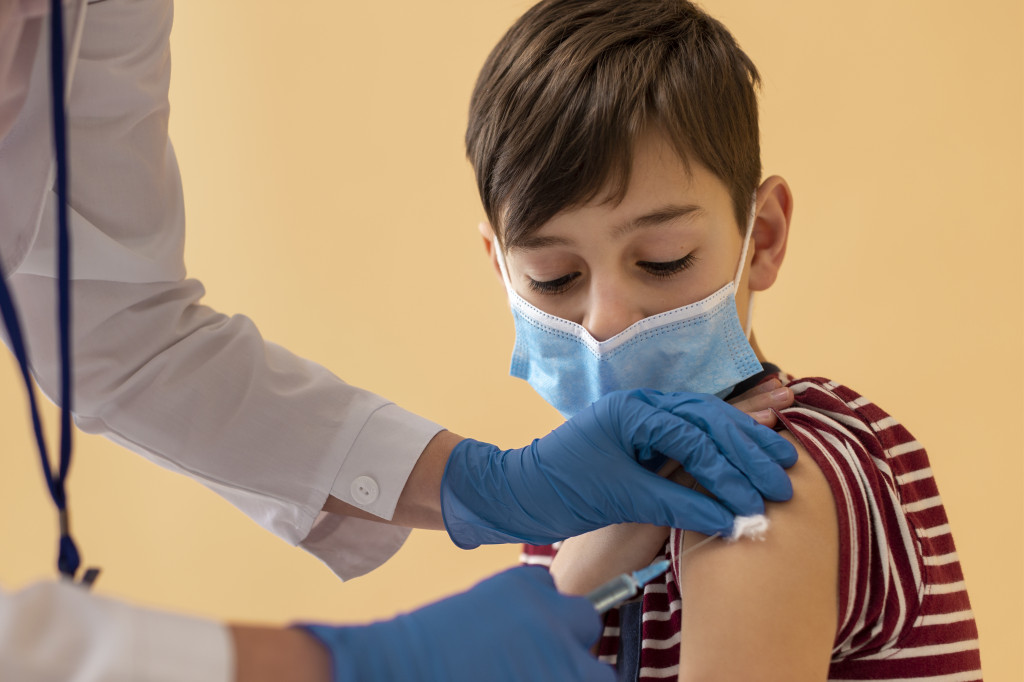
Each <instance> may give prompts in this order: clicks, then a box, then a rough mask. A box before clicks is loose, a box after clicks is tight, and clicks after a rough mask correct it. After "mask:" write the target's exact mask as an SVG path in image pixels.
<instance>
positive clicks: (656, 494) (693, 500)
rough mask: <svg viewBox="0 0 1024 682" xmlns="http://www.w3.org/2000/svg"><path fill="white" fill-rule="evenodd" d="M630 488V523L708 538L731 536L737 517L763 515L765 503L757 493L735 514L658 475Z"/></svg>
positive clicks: (628, 518)
mask: <svg viewBox="0 0 1024 682" xmlns="http://www.w3.org/2000/svg"><path fill="white" fill-rule="evenodd" d="M630 487H631V488H634V494H633V497H632V499H633V507H632V509H631V510H630V511H629V512H628V513H627V518H626V519H625V520H626V521H628V522H636V523H650V524H653V525H656V526H668V527H671V528H681V529H684V530H693V531H697V532H699V533H704V534H705V535H714V534H715V533H719V534H723V535H729V534H731V533H732V526H733V520H734V518H735V516H736V515H744V516H748V515H754V514H763V513H764V501H763V500H761V498H760V497H759V496H758V495H757V494H756V493H755V494H753V495H751V496H750V501H749V504H748V506H747V507H746V508H744V509H743V510H741V511H739V512H736V513H734V511H733V510H731V509H730V508H729V507H727V506H726V505H725V504H723V503H722V502H721V501H720V500H717V499H714V498H711V497H708V496H707V495H705V494H703V493H699V492H697V491H696V490H691V489H690V488H684V487H683V486H681V485H679V484H678V483H675V482H673V481H670V480H667V479H664V478H661V477H660V476H657V475H655V474H648V475H647V476H645V477H644V479H643V480H640V481H637V484H636V485H632V482H631V486H630Z"/></svg>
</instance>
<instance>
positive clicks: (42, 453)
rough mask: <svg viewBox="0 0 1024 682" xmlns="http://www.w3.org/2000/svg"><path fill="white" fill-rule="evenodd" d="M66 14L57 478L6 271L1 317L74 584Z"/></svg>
mask: <svg viewBox="0 0 1024 682" xmlns="http://www.w3.org/2000/svg"><path fill="white" fill-rule="evenodd" d="M64 80H65V78H64V9H63V7H62V6H61V0H51V2H50V84H51V88H52V100H53V103H52V104H53V141H54V148H55V150H56V162H57V163H56V165H57V177H56V192H57V321H58V326H59V327H60V369H61V373H60V405H61V412H60V463H59V466H58V468H57V472H56V474H54V471H53V468H52V467H51V465H50V456H49V452H48V450H47V447H46V439H45V437H44V436H43V425H42V420H41V419H40V417H39V409H38V406H37V404H36V392H35V383H34V382H33V380H32V375H31V374H30V373H29V366H30V365H29V360H28V347H27V346H26V345H25V339H24V336H23V335H22V332H21V323H20V322H19V318H18V310H17V308H16V307H15V305H14V299H13V297H12V296H11V292H10V289H9V288H8V286H7V282H6V277H5V276H4V273H3V272H2V269H0V313H2V315H3V320H4V325H5V326H6V327H7V333H8V336H9V337H10V341H11V350H12V351H13V352H14V355H15V357H16V358H17V360H18V365H19V366H20V367H21V376H22V378H23V379H24V381H25V389H26V391H27V393H28V402H29V407H30V409H31V412H32V428H33V430H34V431H35V437H36V445H37V446H38V448H39V457H40V459H41V460H42V465H43V476H44V477H45V478H46V485H47V488H48V489H49V491H50V497H51V498H53V503H54V505H56V507H57V513H58V517H59V520H60V541H59V550H58V556H57V568H58V569H59V570H60V572H61V575H63V576H65V577H67V578H69V579H71V580H74V579H75V574H76V573H77V572H78V567H79V564H80V563H81V560H80V558H79V554H78V548H77V547H76V546H75V541H74V540H73V539H72V538H71V525H70V520H69V515H68V499H67V490H66V483H67V477H68V470H69V469H70V468H71V435H72V429H71V408H72V405H71V297H70V292H71V285H70V281H71V274H70V272H71V264H70V260H71V258H70V255H71V243H70V238H69V236H68V160H67V122H66V120H65V116H64ZM98 573H99V571H98V570H97V569H92V568H91V569H89V570H88V571H86V572H85V574H84V575H83V577H82V582H83V583H85V584H86V585H91V584H92V582H93V581H94V580H95V579H96V576H97V575H98Z"/></svg>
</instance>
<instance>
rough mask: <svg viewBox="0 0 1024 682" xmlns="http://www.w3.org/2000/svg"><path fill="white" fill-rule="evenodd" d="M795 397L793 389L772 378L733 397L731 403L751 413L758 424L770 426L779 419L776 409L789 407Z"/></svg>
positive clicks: (738, 408)
mask: <svg viewBox="0 0 1024 682" xmlns="http://www.w3.org/2000/svg"><path fill="white" fill-rule="evenodd" d="M794 399H795V398H794V396H793V391H792V389H790V388H788V387H786V386H783V385H782V382H781V381H779V380H778V379H774V378H772V379H769V380H768V381H765V382H763V383H760V384H758V385H757V386H754V387H753V388H752V389H750V390H749V391H747V392H746V393H744V394H743V395H740V396H738V397H736V398H733V399H732V400H730V401H729V404H730V405H732V406H733V407H735V408H736V409H737V410H742V411H744V412H746V413H747V414H749V415H750V416H751V417H753V418H754V419H755V420H756V421H757V423H758V424H763V425H764V426H767V427H769V428H770V427H773V426H775V423H776V422H777V421H778V419H777V417H776V416H775V412H774V411H775V410H782V409H785V408H787V407H789V406H790V405H792V404H793V402H794Z"/></svg>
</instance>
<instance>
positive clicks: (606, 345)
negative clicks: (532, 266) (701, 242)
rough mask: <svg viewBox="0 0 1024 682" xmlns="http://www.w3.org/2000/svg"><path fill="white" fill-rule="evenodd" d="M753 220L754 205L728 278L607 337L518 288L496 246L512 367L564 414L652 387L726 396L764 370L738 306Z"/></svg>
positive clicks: (514, 374)
mask: <svg viewBox="0 0 1024 682" xmlns="http://www.w3.org/2000/svg"><path fill="white" fill-rule="evenodd" d="M753 222H754V215H753V209H752V210H751V216H750V219H749V221H748V223H747V230H746V234H745V236H744V238H743V250H742V251H741V253H740V262H739V265H738V266H737V268H736V276H735V277H734V278H733V280H732V281H731V282H729V283H728V284H726V285H725V286H723V287H722V288H721V289H719V290H718V291H716V292H715V293H713V294H711V295H710V296H708V297H707V298H705V299H703V300H701V301H697V302H696V303H691V304H689V305H686V306H683V307H681V308H676V309H675V310H670V311H668V312H664V313H660V314H658V315H652V316H651V317H647V318H644V319H642V320H640V321H639V322H636V323H635V324H632V325H630V326H629V327H627V328H626V329H624V330H623V331H621V332H619V333H618V334H616V335H615V336H613V337H612V338H610V339H608V340H606V341H598V340H597V339H595V338H594V337H593V336H591V335H590V332H588V331H587V330H586V329H585V328H584V327H583V326H582V325H580V324H577V323H575V322H570V321H569V320H565V319H562V318H560V317H556V316H554V315H551V314H549V313H545V312H544V311H542V310H540V309H538V308H537V307H536V306H533V305H531V304H530V303H528V302H527V301H526V300H525V299H523V297H522V296H520V295H519V294H518V293H516V292H515V290H514V289H513V288H512V285H511V282H510V281H509V276H508V272H507V270H506V268H505V262H504V258H503V256H502V253H501V251H500V248H499V251H498V263H499V265H500V267H501V273H502V278H503V279H504V281H505V288H506V290H507V291H508V297H509V304H510V306H511V308H512V317H513V319H514V320H515V328H516V344H515V348H514V349H513V351H512V367H511V370H510V373H511V374H512V376H514V377H518V378H520V379H525V380H526V381H527V382H528V383H529V384H530V386H532V387H533V388H534V390H535V391H537V393H539V394H540V396H541V397H542V398H544V400H546V401H547V402H548V403H550V404H551V405H552V406H553V407H554V408H555V409H557V410H558V411H559V412H561V413H562V415H563V416H565V417H567V418H568V417H571V416H572V415H574V414H576V413H577V412H579V411H580V410H582V409H583V408H585V407H587V406H588V405H590V404H591V403H593V402H594V401H596V400H597V399H598V398H600V397H601V396H603V395H604V394H606V393H610V392H612V391H616V390H628V389H634V388H651V389H656V390H659V391H666V392H668V391H689V392H693V393H711V394H715V395H717V396H719V397H725V396H726V395H728V394H729V392H731V391H732V389H733V388H734V387H735V386H736V385H737V384H738V383H740V382H741V381H743V380H744V379H746V378H747V377H750V376H753V375H754V374H757V373H758V372H760V371H761V369H762V368H761V363H760V362H758V360H757V356H756V355H755V354H754V350H753V348H751V347H750V343H749V341H748V335H749V331H747V332H744V329H743V326H742V325H740V320H739V313H738V312H737V310H736V288H737V287H738V286H739V282H740V276H741V275H742V273H743V264H744V263H745V262H746V259H747V258H746V257H747V248H748V247H749V245H750V235H751V232H752V231H753ZM749 327H750V314H749V313H748V315H747V328H748V330H749Z"/></svg>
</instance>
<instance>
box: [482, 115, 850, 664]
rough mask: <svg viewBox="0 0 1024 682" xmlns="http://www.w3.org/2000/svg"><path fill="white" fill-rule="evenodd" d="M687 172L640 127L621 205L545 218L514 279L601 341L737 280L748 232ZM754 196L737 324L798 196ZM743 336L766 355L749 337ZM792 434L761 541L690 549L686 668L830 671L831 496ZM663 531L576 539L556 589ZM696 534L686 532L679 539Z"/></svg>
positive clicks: (564, 554) (658, 541) (619, 567)
mask: <svg viewBox="0 0 1024 682" xmlns="http://www.w3.org/2000/svg"><path fill="white" fill-rule="evenodd" d="M690 168H691V172H688V171H687V169H686V166H685V165H684V164H683V163H682V161H681V160H680V159H679V158H678V156H676V154H675V153H674V151H673V148H672V146H671V145H670V144H669V143H668V142H667V141H666V140H665V139H664V138H662V137H661V136H659V135H657V134H654V133H652V134H648V135H646V136H644V137H642V138H641V139H639V140H638V144H637V146H636V150H635V155H634V161H633V169H632V175H631V180H630V185H629V188H628V191H627V193H626V196H625V197H624V198H623V199H622V201H621V202H619V203H614V202H609V201H607V200H605V199H604V197H603V196H602V195H600V194H599V196H598V198H597V199H595V200H594V201H591V202H590V203H587V204H585V205H582V206H577V207H571V208H569V209H566V210H564V211H563V212H561V213H559V214H558V215H556V216H555V217H554V218H553V219H551V220H550V221H548V222H547V223H545V224H544V225H542V226H541V227H540V228H539V229H538V230H537V232H536V234H535V235H534V237H536V239H534V240H533V243H532V244H531V243H529V242H527V243H526V244H525V247H524V248H512V249H510V250H509V251H508V252H507V253H506V254H505V260H506V264H507V267H508V271H509V279H510V281H511V285H512V287H513V288H514V289H515V290H516V291H517V292H518V293H519V294H520V295H521V296H522V297H523V298H525V299H526V300H527V301H529V302H530V303H532V304H533V305H535V306H537V307H538V308H540V309H541V310H543V311H545V312H548V313H551V314H554V315H557V316H559V317H563V318H565V319H569V320H572V321H574V322H577V323H579V324H581V325H583V327H585V328H586V329H587V330H588V331H589V332H590V333H591V335H592V336H594V338H595V339H597V340H605V339H608V338H610V337H612V336H614V335H615V334H617V333H619V332H620V331H622V330H624V329H625V328H626V327H628V326H629V325H631V324H633V323H634V322H637V321H638V320H641V319H643V318H645V317H649V316H651V315H655V314H658V313H661V312H665V311H668V310H672V309H674V308H677V307H680V306H683V305H687V304H690V303H693V302H696V301H698V300H700V299H702V298H705V297H707V296H708V295H710V294H711V293H713V292H715V291H717V290H718V289H720V288H721V287H722V286H724V285H725V284H726V283H728V282H729V281H731V280H732V279H733V278H734V276H735V272H736V267H737V264H738V261H739V258H740V252H741V249H742V239H743V238H742V232H741V231H740V229H739V226H738V225H737V223H736V219H735V216H734V214H733V211H732V204H731V201H730V197H729V192H728V189H727V188H726V186H725V185H724V184H723V183H722V182H721V180H719V179H718V178H717V177H716V176H715V175H714V174H712V173H711V172H710V171H708V170H707V169H706V168H704V167H703V166H702V165H700V164H699V163H695V162H691V165H690ZM606 196H607V195H606ZM755 201H756V207H755V210H756V217H755V222H754V226H753V233H752V236H751V242H750V247H749V250H748V254H747V258H746V262H745V264H744V268H743V273H742V277H741V280H740V282H739V285H738V288H737V310H738V313H739V318H740V320H741V322H742V321H745V320H746V317H747V309H748V306H749V301H750V294H751V292H754V291H764V290H766V289H768V288H769V287H770V286H771V285H772V284H773V283H774V282H775V280H776V277H777V276H778V272H779V268H780V267H781V265H782V261H783V258H784V256H785V252H786V242H787V239H788V235H789V223H790V217H791V215H792V195H791V193H790V190H789V187H788V185H787V184H786V182H785V180H783V179H782V178H780V177H778V176H772V177H769V178H768V179H766V180H765V181H764V182H763V183H762V184H761V186H760V187H759V188H758V190H757V194H756V200H755ZM480 231H481V234H482V236H483V238H484V242H485V248H486V250H487V254H488V257H489V258H490V260H491V262H492V264H493V265H494V267H495V270H496V271H497V272H498V273H499V277H500V270H499V269H498V264H497V248H499V247H498V246H497V241H496V239H495V235H494V232H493V231H492V230H491V228H490V226H488V225H486V224H484V225H482V226H481V228H480ZM750 341H751V346H752V347H753V348H754V351H755V352H756V353H757V356H758V358H759V359H761V360H762V361H764V360H765V357H764V354H763V353H762V352H761V350H760V348H759V346H758V344H757V341H756V338H755V337H754V335H753V334H751V337H750ZM769 393H770V391H769ZM783 436H784V437H786V438H787V439H788V440H789V441H790V442H791V443H793V445H794V446H795V447H796V449H797V452H798V456H799V459H798V462H797V464H796V465H795V466H794V467H793V468H792V469H791V470H790V472H789V473H790V478H791V480H792V483H793V488H794V496H793V500H792V501H791V502H787V503H784V504H776V503H768V504H767V505H766V514H767V516H768V518H769V520H770V522H771V527H770V530H769V532H768V534H767V538H766V540H765V541H763V542H754V541H740V542H736V543H728V542H726V541H723V540H714V541H712V542H710V543H708V544H707V545H705V546H703V547H701V548H700V549H698V550H697V551H695V552H693V553H692V554H688V555H686V556H685V557H684V558H683V559H682V564H681V568H682V572H681V576H680V589H681V590H682V594H683V601H684V603H685V604H686V608H685V609H684V610H683V621H682V631H681V633H680V635H681V651H684V652H686V655H685V656H684V657H682V660H681V661H680V670H679V680H686V681H690V680H701V681H708V680H711V681H713V680H723V681H724V680H738V679H742V680H780V681H781V680H787V681H790V682H792V681H794V680H795V681H801V680H824V679H826V678H827V674H828V664H829V660H830V656H831V648H832V642H833V639H834V637H835V629H836V622H837V618H838V607H837V597H838V561H839V559H838V557H839V541H838V522H837V519H836V512H835V503H834V500H833V498H832V494H831V490H830V488H829V486H828V484H827V482H826V480H825V478H824V475H823V474H822V472H821V470H820V469H819V468H818V467H817V466H816V464H815V463H814V462H813V460H812V459H811V458H810V457H809V455H808V454H807V451H806V450H805V449H804V447H803V446H802V445H801V444H800V443H799V442H798V441H797V440H796V439H795V438H794V437H793V436H792V435H791V434H789V433H786V432H784V433H783ZM663 473H667V472H663ZM667 536H668V529H664V528H656V527H653V526H639V525H634V524H630V525H618V526H611V527H609V528H605V529H601V530H599V531H595V532H593V533H588V534H586V535H583V536H580V537H578V538H572V539H570V540H568V541H566V542H565V543H564V544H563V546H562V549H561V550H560V551H559V553H558V556H557V557H556V559H555V562H554V564H553V566H552V573H553V574H554V576H555V579H556V582H557V583H558V585H559V588H560V589H562V590H563V591H566V592H569V593H574V594H583V593H586V592H587V591H589V590H590V589H593V587H596V586H597V585H599V584H601V583H602V582H604V581H606V580H608V579H609V578H611V577H613V576H614V575H617V574H619V573H622V572H624V571H627V570H635V569H636V568H639V567H641V566H643V565H646V564H647V563H649V562H650V560H651V559H652V558H653V557H654V556H655V554H656V553H657V552H658V551H659V550H660V549H661V547H662V545H663V543H664V541H665V539H666V538H667ZM703 539H704V536H701V535H699V534H696V533H691V532H687V533H686V534H685V536H684V550H685V549H686V548H688V547H692V546H694V545H695V544H696V543H697V542H699V541H701V540H703ZM780 626H781V627H780Z"/></svg>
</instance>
